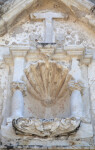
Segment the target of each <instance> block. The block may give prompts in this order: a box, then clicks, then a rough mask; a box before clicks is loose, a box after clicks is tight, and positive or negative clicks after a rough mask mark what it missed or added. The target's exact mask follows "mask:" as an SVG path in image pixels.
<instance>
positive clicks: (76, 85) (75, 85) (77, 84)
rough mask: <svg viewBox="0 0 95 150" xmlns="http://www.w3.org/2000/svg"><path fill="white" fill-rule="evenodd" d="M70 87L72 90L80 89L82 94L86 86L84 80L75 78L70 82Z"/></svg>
mask: <svg viewBox="0 0 95 150" xmlns="http://www.w3.org/2000/svg"><path fill="white" fill-rule="evenodd" d="M69 87H70V91H71V92H72V91H74V90H78V91H80V92H81V94H83V89H84V86H83V83H82V82H75V81H74V80H71V81H70V82H69Z"/></svg>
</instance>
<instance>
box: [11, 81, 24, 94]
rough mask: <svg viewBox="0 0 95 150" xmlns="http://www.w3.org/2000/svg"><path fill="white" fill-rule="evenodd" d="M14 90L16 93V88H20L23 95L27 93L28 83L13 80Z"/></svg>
mask: <svg viewBox="0 0 95 150" xmlns="http://www.w3.org/2000/svg"><path fill="white" fill-rule="evenodd" d="M11 88H12V92H13V93H14V92H15V91H16V90H20V91H21V92H22V93H23V95H26V84H25V83H24V82H23V81H22V82H14V81H13V82H12V84H11Z"/></svg>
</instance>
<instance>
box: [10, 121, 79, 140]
mask: <svg viewBox="0 0 95 150" xmlns="http://www.w3.org/2000/svg"><path fill="white" fill-rule="evenodd" d="M12 124H13V127H14V129H15V131H16V134H20V135H28V136H29V135H31V136H38V137H56V136H62V135H68V134H70V133H73V132H75V131H76V130H77V129H78V128H79V126H80V120H78V119H76V118H67V119H50V120H46V119H35V118H19V119H17V120H15V119H14V120H13V122H12Z"/></svg>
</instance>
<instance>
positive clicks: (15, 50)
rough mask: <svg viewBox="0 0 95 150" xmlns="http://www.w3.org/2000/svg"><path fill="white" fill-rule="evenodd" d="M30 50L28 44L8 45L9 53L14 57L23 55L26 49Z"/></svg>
mask: <svg viewBox="0 0 95 150" xmlns="http://www.w3.org/2000/svg"><path fill="white" fill-rule="evenodd" d="M29 50H30V47H29V46H23V45H21V46H16V45H14V46H11V47H10V53H11V56H12V57H13V58H14V57H25V56H26V55H27V53H28V51H29Z"/></svg>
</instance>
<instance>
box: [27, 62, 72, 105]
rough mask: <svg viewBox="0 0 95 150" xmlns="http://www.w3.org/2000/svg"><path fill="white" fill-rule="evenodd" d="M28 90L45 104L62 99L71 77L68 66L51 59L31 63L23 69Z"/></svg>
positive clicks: (51, 103)
mask: <svg viewBox="0 0 95 150" xmlns="http://www.w3.org/2000/svg"><path fill="white" fill-rule="evenodd" d="M25 74H26V77H27V87H28V91H29V92H30V94H31V95H32V97H34V98H36V99H37V100H40V101H41V103H42V104H43V105H45V106H51V105H53V104H54V103H56V101H58V100H60V99H62V98H63V97H64V95H65V93H66V91H67V89H68V82H69V80H70V79H71V75H69V68H68V67H67V66H65V65H64V66H62V64H60V63H56V62H53V61H49V62H44V61H39V62H37V63H34V64H33V63H32V64H30V65H29V67H27V68H26V69H25Z"/></svg>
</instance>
